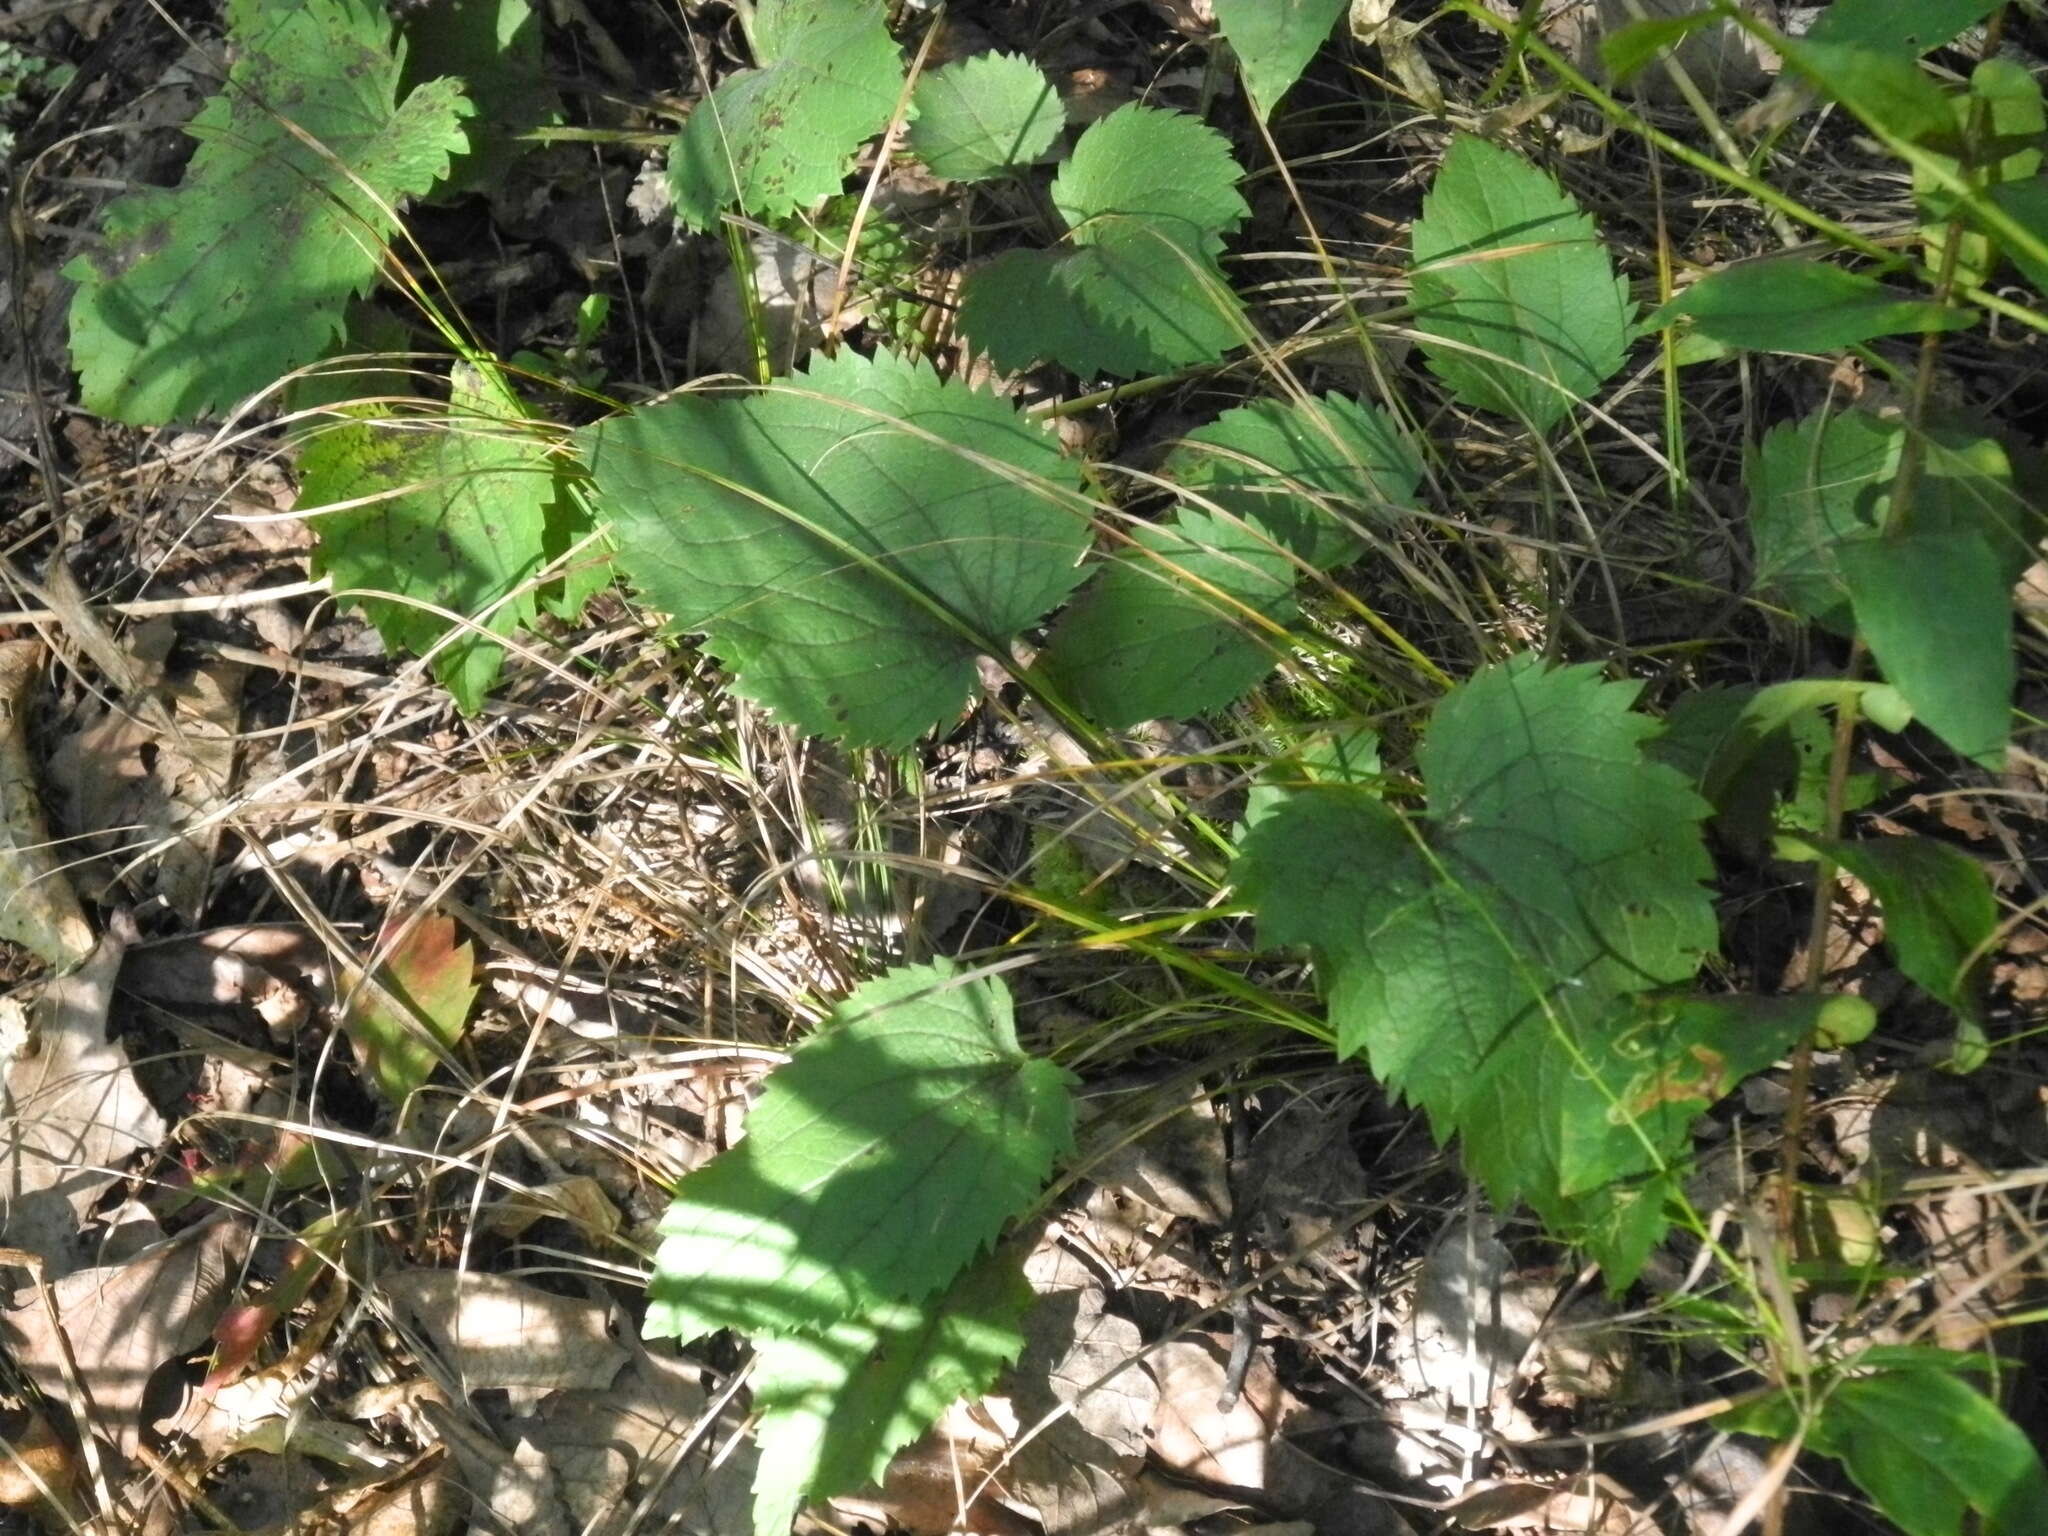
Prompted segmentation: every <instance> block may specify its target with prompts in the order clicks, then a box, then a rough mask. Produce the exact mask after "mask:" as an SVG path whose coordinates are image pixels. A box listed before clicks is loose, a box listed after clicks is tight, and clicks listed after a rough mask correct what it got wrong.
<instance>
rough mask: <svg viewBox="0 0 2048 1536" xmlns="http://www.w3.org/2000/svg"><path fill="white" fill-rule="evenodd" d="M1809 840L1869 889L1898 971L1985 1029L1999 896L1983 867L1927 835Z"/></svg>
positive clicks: (1817, 838) (1806, 840)
mask: <svg viewBox="0 0 2048 1536" xmlns="http://www.w3.org/2000/svg"><path fill="white" fill-rule="evenodd" d="M1804 841H1805V842H1806V843H1807V844H1808V845H1809V846H1810V847H1812V848H1814V849H1815V850H1817V851H1818V852H1820V853H1824V854H1826V855H1827V856H1828V857H1829V858H1831V859H1833V860H1834V861H1835V862H1836V863H1837V864H1839V865H1841V866H1842V868H1844V869H1846V870H1847V871H1849V873H1850V874H1852V875H1854V876H1855V877H1856V878H1857V879H1858V880H1861V881H1862V882H1863V883H1864V884H1865V885H1867V886H1868V887H1870V894H1871V895H1872V896H1875V897H1876V898H1877V904H1878V906H1879V907H1880V908H1881V909H1882V910H1883V912H1884V937H1885V943H1886V944H1888V945H1889V946H1891V951H1892V955H1893V957H1894V958H1895V959H1897V961H1898V962H1899V969H1900V970H1902V971H1904V972H1905V973H1906V974H1907V975H1908V976H1910V977H1912V978H1913V980H1914V981H1916V982H1918V983H1919V984H1920V985H1921V987H1922V988H1924V989H1925V990H1926V992H1927V993H1928V995H1929V996H1931V997H1934V998H1937V999H1939V1000H1940V1001H1941V1002H1943V1003H1946V1004H1947V1005H1948V1006H1949V1007H1950V1008H1953V1009H1954V1010H1955V1011H1956V1012H1957V1013H1958V1014H1959V1015H1961V1016H1962V1017H1963V1018H1964V1019H1965V1020H1968V1021H1971V1022H1974V1023H1978V1024H1981V1023H1982V1022H1983V1018H1984V1000H1983V995H1982V985H1983V979H1984V977H1983V972H1984V966H1985V964H1986V962H1987V961H1988V960H1989V958H1990V940H1991V936H1992V935H1993V934H1995V933H1996V932H1997V931H1998V898H1997V896H1996V895H1995V894H1993V892H1992V889H1991V880H1990V877H1989V876H1988V875H1987V874H1986V873H1985V870H1984V866H1983V865H1982V864H1979V863H1978V862H1977V861H1976V860H1975V859H1973V858H1971V857H1970V856H1969V855H1968V854H1967V853H1964V852H1963V851H1962V850H1961V849H1958V848H1951V847H1949V845H1948V844H1946V843H1938V842H1936V841H1934V840H1933V839H1932V838H1926V837H1878V838H1870V839H1866V840H1864V841H1860V842H1850V841H1847V840H1845V839H1842V838H1824V837H1810V838H1806V839H1804Z"/></svg>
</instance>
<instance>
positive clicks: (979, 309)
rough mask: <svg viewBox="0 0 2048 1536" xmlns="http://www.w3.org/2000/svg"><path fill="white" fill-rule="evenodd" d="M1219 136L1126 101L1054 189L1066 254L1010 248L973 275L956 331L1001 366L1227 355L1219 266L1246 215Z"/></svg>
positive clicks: (1229, 297) (1230, 339) (1131, 365)
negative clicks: (1229, 238)
mask: <svg viewBox="0 0 2048 1536" xmlns="http://www.w3.org/2000/svg"><path fill="white" fill-rule="evenodd" d="M1240 174H1241V172H1240V170H1239V168H1238V165H1237V162H1236V161H1235V160H1233V159H1232V158H1231V154H1230V145H1229V143H1228V141H1227V140H1225V139H1224V137H1223V136H1222V135H1221V134H1219V133H1217V132H1216V131H1215V130H1214V129H1213V128H1210V127H1208V126H1207V125H1205V124H1204V123H1202V122H1201V121H1200V120H1199V119H1197V118H1194V117H1190V116H1189V115H1188V114H1186V113H1184V112H1165V111H1161V110H1159V109H1157V108H1153V107H1146V106H1140V105H1138V104H1137V103H1135V102H1134V103H1132V104H1130V105H1128V106H1124V107H1119V108H1118V109H1117V110H1116V111H1115V112H1112V113H1111V114H1110V115H1109V116H1108V117H1105V118H1103V119H1102V120H1101V121H1100V122H1098V123H1096V124H1094V125H1093V126H1092V127H1090V128H1089V129H1088V131H1087V132H1086V133H1084V134H1082V135H1081V139H1080V142H1079V143H1077V144H1076V145H1075V146H1074V154H1073V157H1072V158H1071V159H1070V160H1068V162H1067V163H1066V165H1065V166H1063V167H1062V168H1061V170H1060V174H1059V176H1058V177H1057V178H1056V179H1055V181H1054V182H1053V189H1052V196H1053V202H1054V204H1055V206H1057V207H1058V209H1059V211H1060V215H1061V217H1063V218H1064V219H1065V220H1066V221H1067V225H1068V228H1069V231H1070V233H1069V241H1070V244H1069V245H1068V247H1067V248H1066V249H1064V250H1061V251H1057V252H1054V251H1008V252H1005V253H1004V254H1003V255H1001V256H999V257H997V258H996V259H995V260H994V261H992V262H989V263H987V264H986V265H984V266H981V267H978V268H976V269H975V270H974V271H972V272H971V273H969V274H968V277H967V280H966V284H965V287H964V289H963V292H962V295H961V308H960V329H961V331H962V333H963V334H965V335H966V336H967V338H968V339H969V340H970V341H971V342H972V343H973V344H974V346H975V347H976V348H978V349H979V350H981V351H983V352H986V353H987V354H988V355H989V358H990V359H991V360H992V361H993V362H994V363H995V364H996V366H997V367H998V368H1001V369H1004V370H1005V371H1013V370H1015V369H1018V368H1022V367H1025V366H1027V365H1029V364H1030V363H1032V362H1034V361H1037V360H1039V359H1050V360H1052V361H1054V362H1057V363H1059V364H1061V365H1062V366H1064V367H1066V368H1069V369H1072V370H1073V371H1074V372H1076V373H1080V374H1083V375H1090V374H1099V373H1107V374H1137V373H1146V372H1153V371H1157V370H1161V369H1166V368H1174V367H1178V366H1180V365H1181V364H1183V363H1192V362H1205V361H1208V360H1211V359H1213V358H1218V357H1221V356H1222V355H1223V354H1224V353H1225V352H1226V351H1228V350H1229V349H1230V348H1231V347H1233V346H1236V345H1237V344H1238V343H1239V342H1240V341H1241V340H1242V339H1243V327H1244V324H1245V322H1244V319H1243V311H1242V307H1241V306H1240V305H1239V303H1238V301H1237V298H1236V296H1235V295H1234V294H1233V293H1232V292H1231V290H1230V286H1229V284H1227V283H1226V282H1225V281H1224V280H1223V277H1222V274H1221V272H1219V271H1218V270H1217V267H1216V257H1217V256H1218V255H1219V254H1220V253H1221V251H1222V249H1223V237H1224V236H1225V235H1227V234H1228V233H1230V231H1232V230H1234V229H1236V228H1237V226H1238V225H1239V224H1241V223H1242V222H1243V221H1244V220H1245V218H1246V217H1247V216H1248V214H1249V213H1250V209H1249V207H1248V206H1247V205H1246V203H1245V201H1244V199H1243V197H1241V196H1240V195H1239V193H1238V191H1237V180H1238V177H1239V175H1240Z"/></svg>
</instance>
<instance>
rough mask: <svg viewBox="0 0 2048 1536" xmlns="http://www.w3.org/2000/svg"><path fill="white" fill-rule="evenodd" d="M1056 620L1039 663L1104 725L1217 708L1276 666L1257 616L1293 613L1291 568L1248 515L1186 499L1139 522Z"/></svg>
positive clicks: (1269, 618) (1273, 620) (1271, 618)
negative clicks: (1127, 543)
mask: <svg viewBox="0 0 2048 1536" xmlns="http://www.w3.org/2000/svg"><path fill="white" fill-rule="evenodd" d="M1135 538H1136V542H1137V548H1136V549H1134V550H1132V551H1131V552H1130V553H1128V554H1125V555H1122V556H1120V557H1119V558H1117V559H1115V560H1111V561H1109V562H1107V563H1106V564H1105V565H1103V566H1102V567H1100V568H1099V569H1098V570H1097V571H1096V574H1095V577H1094V579H1093V580H1092V581H1090V582H1089V584H1088V585H1087V587H1086V588H1084V589H1083V590H1082V592H1081V595H1080V596H1079V597H1077V598H1076V599H1075V600H1074V601H1073V603H1072V604H1071V605H1069V607H1068V608H1067V611H1066V612H1065V613H1064V614H1062V615H1061V616H1060V619H1059V622H1058V623H1057V624H1055V625H1054V626H1053V630H1052V634H1051V635H1050V636H1049V637H1048V638H1047V640H1046V644H1045V650H1044V651H1043V653H1042V654H1041V656H1040V659H1039V665H1040V666H1041V667H1042V668H1043V670H1044V672H1045V675H1046V677H1047V678H1048V679H1049V680H1050V681H1051V682H1052V684H1053V685H1054V686H1055V687H1056V688H1057V689H1058V690H1059V691H1060V693H1061V695H1062V696H1063V697H1065V698H1066V699H1067V700H1068V701H1069V702H1070V703H1072V704H1073V705H1075V706H1076V707H1077V708H1078V709H1079V710H1080V711H1081V713H1082V714H1083V715H1085V716H1086V717H1087V718H1088V719H1090V720H1093V721H1095V722H1097V723H1098V724H1101V725H1106V726H1110V727H1113V728H1121V727H1124V726H1130V725H1136V724H1137V723H1138V722H1139V721H1141V720H1151V719H1154V718H1157V717H1161V716H1181V715H1194V714H1200V713H1201V712H1203V711H1204V710H1210V709H1220V708H1221V707H1222V706H1224V705H1225V704H1228V703H1230V702H1231V701H1232V700H1234V699H1236V698H1237V697H1239V696H1240V695H1241V694H1243V693H1244V692H1246V691H1247V690H1248V689H1250V688H1251V687H1252V686H1253V685H1254V684H1255V683H1257V682H1258V681H1259V679H1260V678H1262V677H1264V676H1265V675H1266V674H1267V673H1268V672H1270V671H1271V670H1272V669H1273V664H1274V662H1275V660H1276V659H1277V657H1278V654H1279V652H1278V650H1277V649H1276V642H1275V638H1274V636H1273V635H1271V634H1270V633H1269V632H1267V631H1266V629H1265V628H1263V627H1262V625H1261V623H1260V621H1261V620H1263V621H1265V623H1267V624H1285V623H1286V622H1287V621H1288V620H1289V619H1291V618H1292V617H1293V616H1294V599H1293V592H1294V567H1293V566H1292V565H1291V564H1290V563H1289V561H1288V559H1287V556H1286V554H1285V553H1284V552H1283V551H1282V550H1280V549H1279V548H1277V547H1276V545H1275V542H1274V539H1273V536H1272V535H1271V534H1268V533H1267V532H1265V531H1264V529H1263V528H1261V527H1260V526H1259V525H1258V523H1257V522H1255V521H1253V522H1234V521H1232V520H1231V519H1228V518H1224V517H1218V516H1215V515H1212V514H1210V513H1207V512H1203V511H1201V510H1200V509H1199V508H1196V507H1184V508H1182V509H1181V510H1180V512H1179V513H1177V514H1176V515H1175V516H1174V518H1173V520H1172V521H1171V522H1168V523H1164V524H1160V525H1157V526H1151V527H1141V528H1139V529H1138V531H1137V533H1136V535H1135Z"/></svg>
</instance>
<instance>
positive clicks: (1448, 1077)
mask: <svg viewBox="0 0 2048 1536" xmlns="http://www.w3.org/2000/svg"><path fill="white" fill-rule="evenodd" d="M1635 693H1636V689H1635V687H1634V686H1633V685H1629V684H1620V683H1607V682H1603V681H1602V680H1601V679H1600V677H1599V674H1598V672H1597V671H1596V670H1595V669H1592V668H1588V667H1565V668H1559V669H1556V670H1554V671H1546V670H1544V669H1543V667H1542V665H1541V663H1540V661H1538V660H1537V659H1536V658H1534V657H1527V656H1525V657H1520V658H1517V659H1515V660H1514V661H1510V662H1507V663H1504V664H1502V665H1499V666H1494V667H1489V668H1486V669H1485V670H1483V671H1481V672H1479V673H1478V674H1476V675H1475V676H1474V677H1473V678H1472V680H1471V681H1470V682H1468V683H1466V684H1465V685H1464V686H1462V687H1460V688H1458V689H1456V690H1454V691H1453V692H1452V693H1450V694H1449V695H1447V696H1446V697H1445V699H1444V700H1443V702H1442V703H1440V704H1439V705H1438V706H1437V712H1436V717H1435V719H1434V720H1433V721H1432V723H1431V726H1430V729H1429V732H1428V734H1427V736H1426V737H1425V738H1424V742H1423V746H1422V749H1421V752H1420V754H1419V760H1420V766H1421V769H1422V775H1423V779H1424V783H1425V785H1426V786H1427V788H1428V791H1429V813H1428V816H1427V819H1426V820H1424V821H1420V822H1415V823H1411V822H1408V821H1406V820H1404V818H1403V817H1402V816H1401V815H1400V814H1399V813H1398V812H1396V811H1395V810H1393V809H1392V808H1390V807H1389V806H1387V805H1386V804H1384V803H1382V802H1381V801H1380V800H1378V799H1376V798H1374V797H1373V796H1372V795H1371V794H1370V793H1368V792H1366V791H1363V790H1360V789H1357V788H1352V787H1348V786H1341V785H1330V786H1311V787H1308V788H1304V789H1302V790H1299V791H1297V792H1295V793H1294V794H1292V795H1290V796H1289V797H1288V798H1287V799H1286V800H1285V801H1283V802H1282V803H1281V804H1280V806H1279V807H1278V808H1277V809H1275V810H1273V811H1271V812H1270V813H1269V814H1268V815H1267V816H1266V817H1265V818H1264V819H1263V820H1261V821H1260V822H1259V823H1258V824H1257V825H1256V826H1255V827H1254V828H1253V829H1252V830H1251V831H1250V833H1249V834H1248V835H1247V836H1246V838H1245V840H1244V843H1243V845H1242V849H1241V851H1240V854H1239V857H1238V860H1237V862H1236V864H1235V866H1234V867H1233V878H1234V879H1235V880H1236V882H1237V883H1238V885H1239V886H1240V888H1241V889H1242V890H1243V892H1244V894H1245V896H1246V897H1247V899H1249V900H1250V902H1251V903H1252V905H1253V907H1254V908H1255V909H1256V911H1257V912H1258V916H1259V929H1260V934H1261V936H1262V937H1263V938H1264V939H1265V940H1267V941H1268V942H1277V943H1305V944H1308V945H1310V946H1312V947H1313V948H1314V950H1315V953H1316V956H1317V960H1318V965H1319V968H1320V971H1321V981H1322V986H1323V990H1324V993H1325V995H1326V996H1327V997H1328V999H1329V1004H1330V1013H1331V1018H1332V1020H1333V1022H1334V1023H1335V1024H1336V1026H1337V1032H1338V1044H1339V1048H1340V1050H1342V1051H1343V1052H1344V1053H1345V1054H1351V1053H1353V1052H1357V1051H1360V1050H1363V1051H1364V1052H1365V1053H1366V1055H1367V1057H1368V1059H1369V1060H1370V1062H1371V1065H1372V1069H1373V1072H1374V1073H1375V1075H1376V1076H1378V1077H1380V1078H1381V1079H1382V1080H1383V1081H1385V1082H1387V1083H1388V1084H1389V1085H1390V1086H1392V1087H1394V1088H1396V1089H1398V1090H1399V1091H1401V1092H1402V1093H1403V1094H1405V1095H1406V1096H1407V1097H1408V1098H1410V1099H1411V1100H1412V1101H1414V1102H1415V1103H1417V1104H1419V1105H1421V1106H1422V1107H1423V1108H1424V1109H1425V1110H1427V1111H1428V1113H1429V1116H1430V1120H1431V1123H1432V1125H1433V1126H1434V1127H1435V1128H1436V1130H1437V1133H1438V1135H1439V1136H1441V1137H1445V1138H1448V1137H1450V1136H1451V1135H1453V1134H1459V1133H1462V1134H1463V1135H1464V1137H1465V1152H1466V1160H1467V1163H1468V1164H1469V1165H1470V1166H1471V1167H1472V1169H1473V1171H1474V1172H1475V1173H1476V1174H1477V1175H1478V1176H1479V1177H1480V1178H1481V1179H1482V1180H1483V1181H1484V1182H1485V1183H1486V1185H1487V1187H1488V1189H1489V1190H1490V1191H1491V1192H1492V1193H1493V1195H1494V1198H1495V1199H1497V1200H1500V1201H1502V1202H1506V1201H1509V1200H1512V1199H1514V1198H1516V1197H1517V1196H1526V1197H1527V1198H1529V1200H1530V1201H1531V1203H1533V1204H1535V1205H1536V1207H1537V1209H1538V1210H1539V1211H1542V1212H1544V1213H1545V1215H1546V1216H1547V1217H1550V1218H1553V1219H1562V1218H1564V1217H1565V1216H1567V1215H1568V1201H1569V1199H1570V1197H1571V1196H1573V1195H1575V1194H1577V1193H1581V1192H1585V1191H1590V1190H1593V1189H1595V1188H1597V1187H1598V1186H1600V1185H1602V1184H1604V1183H1607V1182H1608V1181H1610V1180H1612V1179H1615V1178H1617V1177H1621V1176H1624V1175H1627V1174H1631V1173H1635V1172H1639V1171H1644V1170H1646V1169H1647V1168H1649V1167H1652V1166H1654V1162H1655V1160H1654V1158H1651V1157H1649V1156H1647V1155H1646V1153H1645V1150H1644V1148H1643V1146H1642V1137H1641V1136H1640V1135H1639V1134H1638V1133H1637V1131H1636V1129H1635V1128H1634V1127H1633V1126H1632V1125H1630V1124H1629V1123H1628V1121H1627V1117H1625V1116H1624V1117H1622V1119H1621V1121H1620V1122H1619V1123H1612V1124H1611V1123H1609V1122H1608V1120H1607V1115H1606V1111H1607V1109H1608V1108H1609V1106H1610V1103H1611V1100H1612V1097H1613V1093H1614V1089H1613V1085H1612V1081H1611V1077H1612V1072H1611V1070H1610V1068H1609V1066H1607V1065H1603V1063H1604V1062H1606V1061H1607V1060H1608V1059H1609V1058H1613V1057H1614V1054H1615V1052H1616V1050H1617V1046H1616V1044H1615V1042H1616V1041H1617V1039H1619V1038H1621V1037H1622V1035H1624V1034H1625V1033H1626V1031H1627V1030H1628V1028H1629V1027H1630V1025H1629V1022H1628V1021H1629V1018H1630V1015H1629V1012H1628V1010H1627V1009H1626V1008H1623V1007H1619V1006H1618V1005H1620V1004H1622V1002H1623V1000H1625V999H1627V998H1629V997H1630V996H1631V995H1632V994H1635V993H1639V992H1643V991H1647V990H1649V989H1651V988H1654V987H1658V986H1665V985H1670V984H1672V983H1675V982H1682V981H1684V980H1686V979H1687V978H1689V977H1690V976H1691V975H1692V974H1693V973H1694V971H1695V970H1696V969H1697V968H1698V966H1699V963H1700V960H1701V957H1702V956H1703V955H1704V954H1706V953H1707V952H1709V951H1710V949H1711V948H1712V947H1713V945H1714V943H1715V940H1716V925H1715V921H1714V916H1713V909H1712V904H1711V902H1710V901H1709V899H1708V895H1707V891H1706V888H1705V886H1704V885H1703V884H1702V883H1701V882H1702V881H1703V880H1704V879H1705V878H1706V876H1707V875H1708V874H1709V873H1710V872H1711V870H1710V865H1709V863H1708V860H1707V858H1706V854H1705V850H1704V848H1703V846H1702V845H1701V841H1700V831H1699V825H1698V824H1699V821H1700V820H1701V818H1702V817H1703V816H1704V814H1705V812H1706V809H1707V807H1706V805H1705V803H1704V802H1703V801H1701V800H1699V799H1698V797H1697V796H1695V795H1694V794H1693V793H1692V791H1691V790H1690V789H1689V788H1688V787H1687V786H1686V783H1685V780H1684V778H1683V776H1682V775H1680V774H1679V773H1678V772H1677V771H1675V770H1673V769H1671V768H1668V767H1665V766H1663V765H1662V764H1658V763H1654V762H1651V761H1649V760H1648V759H1647V758H1646V757H1645V755H1644V753H1643V744H1644V742H1645V740H1646V739H1647V738H1648V737H1649V736H1650V735H1652V734H1653V733H1654V731H1655V729H1656V727H1655V724H1654V722H1652V721H1650V720H1648V719H1646V718H1644V717H1643V716H1640V715H1636V714H1633V713H1631V712H1630V711H1629V705H1630V704H1631V702H1632V701H1633V700H1634V697H1635ZM1589 1068H1590V1069H1591V1072H1590V1075H1589V1072H1588V1069H1589ZM1603 1084H1605V1085H1606V1086H1605V1087H1604V1088H1603V1086H1602V1085H1603ZM1589 1114H1590V1117H1591V1120H1590V1124H1591V1125H1592V1126H1594V1127H1599V1128H1600V1129H1599V1131H1598V1133H1597V1135H1595V1136H1594V1137H1593V1139H1592V1140H1591V1142H1588V1140H1587V1134H1586V1131H1587V1125H1588V1121H1587V1116H1588V1115H1589ZM1610 1132H1611V1133H1612V1134H1610Z"/></svg>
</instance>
